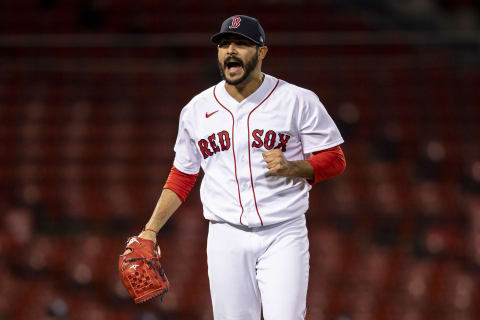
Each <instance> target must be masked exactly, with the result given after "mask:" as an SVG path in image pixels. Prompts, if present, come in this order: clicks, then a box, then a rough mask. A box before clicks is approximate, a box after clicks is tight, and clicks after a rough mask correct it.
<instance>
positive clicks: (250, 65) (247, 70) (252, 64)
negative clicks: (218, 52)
mask: <svg viewBox="0 0 480 320" xmlns="http://www.w3.org/2000/svg"><path fill="white" fill-rule="evenodd" d="M229 62H237V63H239V64H240V66H241V67H242V68H243V70H244V72H243V76H242V77H241V78H239V79H237V80H228V79H227V77H226V75H225V72H224V70H225V66H226V65H227V63H229ZM257 64H258V49H257V54H255V55H254V56H253V57H252V59H250V60H249V61H247V63H246V64H245V66H244V64H243V61H242V60H240V59H239V58H237V57H232V56H230V57H228V58H226V59H225V61H224V62H223V64H222V63H220V60H218V69H219V70H220V76H221V77H222V79H223V80H225V82H226V83H228V84H230V85H232V86H236V85H239V84H240V83H242V82H243V81H245V79H247V78H248V77H249V76H250V74H251V73H252V71H253V70H255V68H256V67H257Z"/></svg>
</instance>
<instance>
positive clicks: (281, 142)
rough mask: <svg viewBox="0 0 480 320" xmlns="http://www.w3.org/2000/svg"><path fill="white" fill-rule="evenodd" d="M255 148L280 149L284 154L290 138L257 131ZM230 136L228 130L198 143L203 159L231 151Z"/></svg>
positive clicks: (272, 132)
mask: <svg viewBox="0 0 480 320" xmlns="http://www.w3.org/2000/svg"><path fill="white" fill-rule="evenodd" d="M252 138H253V143H252V147H253V148H262V147H265V149H267V150H272V149H273V148H275V149H280V150H282V152H285V151H287V143H288V140H289V139H290V136H289V135H287V134H283V133H276V132H275V131H273V130H264V129H255V130H253V131H252ZM230 145H231V143H230V134H229V133H228V131H227V130H223V131H220V132H218V133H216V134H215V133H212V134H211V135H209V136H208V137H207V138H206V139H201V140H199V141H198V147H199V148H200V151H201V153H202V155H203V159H207V158H208V157H210V156H212V155H214V154H215V153H217V152H220V151H227V150H229V149H230Z"/></svg>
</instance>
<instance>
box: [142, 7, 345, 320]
mask: <svg viewBox="0 0 480 320" xmlns="http://www.w3.org/2000/svg"><path fill="white" fill-rule="evenodd" d="M211 40H212V42H214V43H215V44H217V52H218V67H219V69H220V74H221V76H222V78H223V81H221V82H220V83H218V84H217V85H215V86H213V87H211V88H209V89H207V90H205V91H203V92H202V93H200V94H199V95H197V96H195V97H194V98H193V99H192V100H191V101H190V102H189V103H188V104H187V105H186V106H185V107H184V108H183V110H182V112H181V114H180V122H179V129H178V136H177V141H176V143H175V148H174V150H175V160H174V162H173V167H172V170H171V172H170V175H169V177H168V179H167V182H166V184H165V186H164V189H163V191H162V194H161V196H160V199H159V200H158V203H157V206H156V208H155V210H154V212H153V214H152V216H151V218H150V220H149V221H148V223H147V224H146V225H145V228H144V230H143V231H142V232H141V233H140V235H139V238H140V239H149V240H152V241H155V239H156V235H157V233H158V231H159V230H160V229H161V228H162V226H163V225H164V224H165V222H166V221H167V220H168V219H169V217H170V216H171V215H172V214H173V213H174V212H175V211H176V210H177V208H178V207H179V206H180V205H181V204H182V203H183V202H184V201H185V199H186V197H187V195H188V193H189V192H190V190H191V188H192V186H193V185H194V183H195V180H196V177H197V175H198V172H199V170H200V168H202V169H203V171H204V173H205V175H204V178H203V180H202V184H201V189H200V194H201V200H202V204H203V215H204V217H205V218H206V219H207V220H209V234H208V240H207V259H208V275H209V280H210V291H211V297H212V304H213V312H214V318H215V319H216V320H222V319H225V320H227V319H238V320H259V319H260V317H261V313H262V311H263V316H264V319H265V320H293V319H304V318H305V313H306V296H307V286H308V275H309V251H308V250H309V249H308V246H309V243H308V237H307V228H306V219H305V212H306V211H307V209H308V192H309V190H310V189H311V187H312V185H314V184H316V183H318V182H320V181H323V180H325V179H328V178H331V177H334V176H336V175H339V174H340V173H342V172H343V170H344V168H345V158H344V156H343V152H342V150H341V148H340V146H339V145H340V144H341V143H343V139H342V137H341V135H340V133H339V131H338V129H337V127H336V126H335V124H334V122H333V121H332V119H331V118H330V116H329V115H328V113H327V111H326V110H325V108H324V106H323V105H322V103H321V102H320V101H319V99H318V97H317V96H316V95H315V94H314V93H313V92H312V91H309V90H307V89H303V88H300V87H298V86H295V85H292V84H289V83H287V82H285V81H283V80H279V79H277V78H275V77H273V76H270V75H267V74H265V73H263V72H262V62H263V60H264V59H265V57H266V55H267V51H268V48H267V47H266V45H265V33H264V31H263V28H262V27H261V25H260V23H259V22H258V20H257V19H255V18H252V17H248V16H244V15H236V16H232V17H230V18H228V19H227V20H225V21H224V22H223V24H222V26H221V29H220V32H219V33H217V34H215V35H214V36H213V37H212V38H211ZM317 210H321V208H317ZM174 285H175V284H173V287H174ZM173 290H174V289H173ZM167 299H168V297H167Z"/></svg>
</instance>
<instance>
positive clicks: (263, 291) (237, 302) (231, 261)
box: [207, 215, 310, 320]
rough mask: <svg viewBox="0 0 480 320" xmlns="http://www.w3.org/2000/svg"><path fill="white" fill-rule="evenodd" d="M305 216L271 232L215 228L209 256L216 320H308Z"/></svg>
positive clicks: (211, 229)
mask: <svg viewBox="0 0 480 320" xmlns="http://www.w3.org/2000/svg"><path fill="white" fill-rule="evenodd" d="M308 246H309V243H308V237H307V228H306V223H305V215H302V216H300V217H298V218H296V219H294V220H290V221H286V222H282V223H280V224H277V225H271V226H268V227H258V228H248V227H242V226H237V225H232V224H228V223H222V222H211V223H210V227H209V232H208V243H207V256H208V276H209V278H210V292H211V295H212V305H213V314H214V319H215V320H260V312H261V309H263V317H264V319H265V320H303V319H304V318H305V313H306V297H307V287H308V274H309V259H310V255H309V253H308Z"/></svg>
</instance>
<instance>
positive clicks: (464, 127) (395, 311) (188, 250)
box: [0, 0, 480, 320]
mask: <svg viewBox="0 0 480 320" xmlns="http://www.w3.org/2000/svg"><path fill="white" fill-rule="evenodd" d="M479 8H480V6H479V2H478V1H475V0H437V1H435V0H403V1H395V0H385V1H375V0H358V1H354V0H350V1H347V0H335V1H334V0H331V1H328V0H323V1H321V0H317V1H313V0H284V1H280V0H258V1H244V2H228V1H225V2H217V1H194V0H177V1H160V0H136V1H126V0H115V1H114V0H84V1H83V0H77V1H73V0H69V1H60V0H2V1H1V2H0V210H1V217H0V228H1V232H0V319H2V320H3V319H9V320H10V319H117V320H123V319H139V320H155V319H178V320H193V319H200V320H202V319H203V320H207V319H212V316H211V306H210V295H209V289H208V278H207V272H206V268H207V265H206V258H205V242H206V231H207V223H206V222H205V221H204V220H203V217H202V214H201V204H200V201H199V196H198V186H199V183H197V185H196V187H195V189H194V191H193V192H192V194H191V195H190V196H189V199H188V201H187V203H186V204H185V205H184V206H183V207H182V208H181V209H180V211H179V212H178V213H177V214H176V215H174V217H173V218H172V219H171V220H170V221H169V222H168V224H167V226H166V227H165V228H164V230H163V231H162V232H161V235H160V237H159V242H160V244H161V246H162V251H163V256H164V264H165V268H166V270H167V275H168V276H169V278H170V281H171V283H172V284H173V287H172V290H171V292H169V294H168V295H167V297H166V299H165V300H164V302H163V303H160V301H159V300H158V299H156V300H153V301H151V302H148V303H146V304H143V305H140V306H136V305H134V304H133V303H132V302H131V301H130V300H129V298H128V297H127V296H126V292H125V290H124V289H123V287H122V286H121V283H120V282H119V279H118V275H117V258H118V254H119V253H120V252H122V249H123V246H124V243H125V240H126V237H127V236H129V235H131V234H134V233H137V232H139V230H140V229H141V227H142V225H143V224H144V223H145V222H146V221H147V219H148V218H149V216H150V214H151V212H152V210H153V208H154V206H155V203H156V200H157V198H158V196H159V194H160V192H161V190H162V186H163V183H164V181H165V179H166V177H167V175H168V173H169V169H170V167H171V164H172V159H173V156H174V153H173V144H174V141H175V136H176V130H177V121H178V116H179V112H180V110H181V108H182V107H183V106H184V105H185V104H186V103H187V102H188V101H189V99H190V98H191V97H193V96H194V95H195V94H197V93H198V92H200V91H201V90H203V89H206V88H208V87H210V86H212V85H213V84H215V83H216V82H217V81H219V79H220V78H219V75H218V70H217V66H216V49H215V47H214V46H213V45H212V44H210V43H209V36H210V35H211V34H212V33H214V32H216V31H217V30H218V29H219V27H220V24H221V22H222V21H223V20H224V19H225V18H227V17H228V16H231V15H233V14H236V13H244V14H248V15H253V16H256V17H258V18H259V19H260V21H261V22H262V24H263V26H264V28H265V30H266V33H267V42H268V44H269V46H270V51H269V54H268V57H267V60H266V62H265V65H264V71H265V72H266V73H270V74H272V75H274V76H277V77H280V78H282V79H285V80H287V81H289V82H292V83H295V84H298V85H301V86H304V87H306V88H309V89H311V90H313V91H315V92H316V93H317V94H318V95H319V97H320V98H321V100H322V101H323V102H324V104H325V105H326V107H327V109H328V110H329V112H330V114H331V115H332V117H333V118H334V119H335V121H336V122H337V124H338V126H339V127H340V129H341V131H342V133H343V135H344V138H345V140H346V143H345V144H344V145H343V149H344V152H345V154H346V158H347V170H346V172H345V173H344V174H343V176H341V177H339V178H336V179H333V180H332V181H328V182H325V183H322V184H320V185H318V186H317V187H316V188H314V189H313V190H312V192H311V210H310V211H309V212H308V225H309V231H310V239H311V278H310V287H309V295H308V317H307V319H309V320H370V319H371V320H396V319H398V320H474V319H480V286H479V285H480V279H479V277H478V276H479V274H480V268H479V266H480V144H479V140H480V89H479V88H480V59H479V57H480V50H479V49H480V37H479V35H480V33H479V31H480V29H479ZM285 276H286V277H287V276H288V275H285ZM279 281H281V279H279ZM285 294H289V290H288V288H285Z"/></svg>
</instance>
